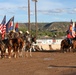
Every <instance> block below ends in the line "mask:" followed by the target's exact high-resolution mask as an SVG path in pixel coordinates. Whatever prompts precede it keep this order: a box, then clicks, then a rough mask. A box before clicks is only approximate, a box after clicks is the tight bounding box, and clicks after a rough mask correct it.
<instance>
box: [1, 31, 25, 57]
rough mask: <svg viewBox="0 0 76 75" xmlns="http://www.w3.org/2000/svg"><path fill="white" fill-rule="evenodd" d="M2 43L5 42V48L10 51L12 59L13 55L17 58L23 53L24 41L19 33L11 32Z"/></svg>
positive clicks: (9, 55) (9, 54)
mask: <svg viewBox="0 0 76 75" xmlns="http://www.w3.org/2000/svg"><path fill="white" fill-rule="evenodd" d="M2 41H3V42H4V44H5V47H6V48H7V49H8V58H11V57H12V53H13V57H15V58H16V57H17V55H18V53H19V52H20V53H21V52H22V48H23V44H24V41H23V39H22V38H20V37H19V34H18V32H12V31H11V32H9V33H8V34H7V38H6V39H4V40H2ZM12 51H13V52H12ZM11 52H12V53H11Z"/></svg>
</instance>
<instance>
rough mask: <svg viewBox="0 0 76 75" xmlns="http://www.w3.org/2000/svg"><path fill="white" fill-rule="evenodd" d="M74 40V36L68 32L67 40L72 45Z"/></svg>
mask: <svg viewBox="0 0 76 75" xmlns="http://www.w3.org/2000/svg"><path fill="white" fill-rule="evenodd" d="M72 39H73V36H72V34H71V32H69V31H67V40H68V42H69V43H70V44H72Z"/></svg>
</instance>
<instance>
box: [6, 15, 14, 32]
mask: <svg viewBox="0 0 76 75" xmlns="http://www.w3.org/2000/svg"><path fill="white" fill-rule="evenodd" d="M12 30H14V16H13V17H12V18H11V19H10V20H9V21H8V22H7V24H6V32H7V33H8V32H10V31H12Z"/></svg>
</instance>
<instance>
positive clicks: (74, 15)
mask: <svg viewBox="0 0 76 75" xmlns="http://www.w3.org/2000/svg"><path fill="white" fill-rule="evenodd" d="M5 15H6V22H8V20H9V19H10V18H11V17H12V16H14V22H22V23H26V22H28V0H0V22H1V21H2V19H3V17H4V16H5ZM71 19H72V20H73V21H76V0H37V22H50V23H51V22H60V21H68V22H70V21H71ZM30 22H35V2H34V1H32V0H30Z"/></svg>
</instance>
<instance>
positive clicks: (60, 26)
mask: <svg viewBox="0 0 76 75" xmlns="http://www.w3.org/2000/svg"><path fill="white" fill-rule="evenodd" d="M30 25H31V30H35V24H34V23H31V24H30ZM37 25H38V30H39V31H54V30H56V31H57V32H65V31H67V29H68V27H69V25H70V23H69V22H52V23H37ZM19 28H25V29H28V23H19Z"/></svg>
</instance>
